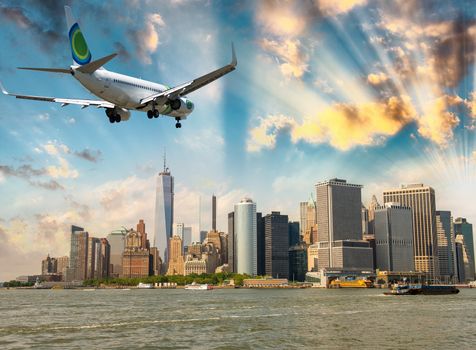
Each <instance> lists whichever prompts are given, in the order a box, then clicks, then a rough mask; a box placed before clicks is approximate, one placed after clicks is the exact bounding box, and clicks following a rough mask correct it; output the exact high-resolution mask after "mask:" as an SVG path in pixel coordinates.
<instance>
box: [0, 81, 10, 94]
mask: <svg viewBox="0 0 476 350" xmlns="http://www.w3.org/2000/svg"><path fill="white" fill-rule="evenodd" d="M0 89H2V92H3V93H4V94H5V95H10V94H9V93H8V91H7V90H6V89H5V87H4V86H3V84H2V82H1V81H0Z"/></svg>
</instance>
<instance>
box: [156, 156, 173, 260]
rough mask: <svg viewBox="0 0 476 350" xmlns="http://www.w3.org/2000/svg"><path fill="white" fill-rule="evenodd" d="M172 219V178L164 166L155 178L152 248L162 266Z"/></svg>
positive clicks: (166, 252)
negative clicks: (155, 249) (157, 253)
mask: <svg viewBox="0 0 476 350" xmlns="http://www.w3.org/2000/svg"><path fill="white" fill-rule="evenodd" d="M173 218H174V178H173V176H172V175H171V174H170V171H169V169H168V168H167V166H166V163H165V158H164V170H163V171H162V172H160V173H159V176H158V177H157V190H156V197H155V228H154V241H153V246H154V247H157V248H158V249H159V254H160V256H161V258H162V261H163V262H164V264H167V261H168V249H167V247H168V241H169V238H172V225H173Z"/></svg>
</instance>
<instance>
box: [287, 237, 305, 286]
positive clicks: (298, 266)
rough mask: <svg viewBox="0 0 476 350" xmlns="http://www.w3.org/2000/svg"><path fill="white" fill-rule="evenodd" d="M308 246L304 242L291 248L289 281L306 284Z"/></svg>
mask: <svg viewBox="0 0 476 350" xmlns="http://www.w3.org/2000/svg"><path fill="white" fill-rule="evenodd" d="M307 249H308V248H307V245H306V244H305V243H304V242H301V243H298V244H296V245H293V246H291V247H290V248H289V279H290V280H292V281H299V282H304V280H305V278H306V272H307V269H308V266H307Z"/></svg>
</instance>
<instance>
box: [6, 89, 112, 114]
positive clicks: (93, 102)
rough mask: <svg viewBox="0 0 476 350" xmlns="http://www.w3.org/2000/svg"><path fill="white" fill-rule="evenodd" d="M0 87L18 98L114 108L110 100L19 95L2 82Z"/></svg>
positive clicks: (64, 104)
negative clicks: (7, 88) (8, 89)
mask: <svg viewBox="0 0 476 350" xmlns="http://www.w3.org/2000/svg"><path fill="white" fill-rule="evenodd" d="M0 88H1V89H2V92H3V93H4V94H5V95H8V96H14V97H16V98H21V99H24V100H35V101H45V102H56V103H61V107H64V106H67V105H79V106H82V107H81V108H86V107H89V106H95V107H97V108H114V107H115V106H114V104H112V103H111V102H108V101H101V100H81V99H71V98H58V97H46V96H31V95H17V94H12V93H10V92H8V91H7V90H5V88H4V87H3V85H2V84H1V83H0Z"/></svg>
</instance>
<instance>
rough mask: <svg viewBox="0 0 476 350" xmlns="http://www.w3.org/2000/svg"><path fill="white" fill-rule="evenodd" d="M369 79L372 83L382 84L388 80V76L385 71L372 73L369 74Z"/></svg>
mask: <svg viewBox="0 0 476 350" xmlns="http://www.w3.org/2000/svg"><path fill="white" fill-rule="evenodd" d="M367 81H368V82H369V83H370V84H372V85H380V84H383V83H385V82H387V81H388V76H387V75H386V74H385V73H383V72H380V73H377V74H375V73H371V74H369V75H368V76H367Z"/></svg>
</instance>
